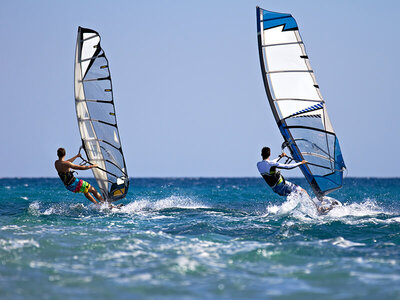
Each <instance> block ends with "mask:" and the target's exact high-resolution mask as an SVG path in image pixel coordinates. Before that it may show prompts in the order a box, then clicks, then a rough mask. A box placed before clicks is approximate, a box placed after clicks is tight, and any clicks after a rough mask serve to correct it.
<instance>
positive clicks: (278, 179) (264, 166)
mask: <svg viewBox="0 0 400 300" xmlns="http://www.w3.org/2000/svg"><path fill="white" fill-rule="evenodd" d="M270 155H271V149H270V148H269V147H264V148H262V150H261V156H262V159H263V160H262V161H259V162H258V163H257V168H258V171H259V172H260V174H261V176H262V177H263V178H264V180H265V182H266V183H267V184H268V185H269V186H270V187H271V188H272V190H273V191H274V192H275V193H277V194H278V195H280V196H288V195H289V194H291V193H305V194H306V195H307V196H308V193H307V192H306V190H304V189H302V188H301V187H299V186H298V185H296V184H294V183H291V182H289V181H287V180H285V179H284V178H283V176H282V175H281V173H280V172H279V171H278V170H277V169H293V168H296V167H298V166H300V165H303V164H306V163H307V161H305V160H303V161H301V162H299V163H294V164H282V163H279V162H278V160H279V158H282V157H285V156H287V155H286V154H285V153H282V154H281V155H279V157H278V158H276V159H273V160H270V159H269V157H270Z"/></svg>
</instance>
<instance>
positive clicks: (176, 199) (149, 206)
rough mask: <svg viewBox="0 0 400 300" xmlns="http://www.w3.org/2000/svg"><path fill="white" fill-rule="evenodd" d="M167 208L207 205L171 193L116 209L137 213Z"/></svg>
mask: <svg viewBox="0 0 400 300" xmlns="http://www.w3.org/2000/svg"><path fill="white" fill-rule="evenodd" d="M169 208H183V209H198V208H209V207H208V206H206V205H204V204H202V203H199V202H197V201H194V200H193V199H191V198H188V197H181V196H174V195H172V196H170V197H167V198H164V199H160V200H157V201H152V200H148V199H142V200H137V201H135V202H132V203H129V204H127V205H125V206H122V207H121V209H119V210H117V211H119V212H123V213H138V212H146V211H160V210H164V209H169Z"/></svg>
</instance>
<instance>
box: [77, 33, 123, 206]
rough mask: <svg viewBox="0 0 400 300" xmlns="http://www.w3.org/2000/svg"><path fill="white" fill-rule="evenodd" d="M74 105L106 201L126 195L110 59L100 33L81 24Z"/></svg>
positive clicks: (88, 154) (87, 152)
mask: <svg viewBox="0 0 400 300" xmlns="http://www.w3.org/2000/svg"><path fill="white" fill-rule="evenodd" d="M75 108H76V115H77V120H78V126H79V131H80V134H81V138H82V146H83V149H84V150H85V153H86V156H87V158H88V161H89V162H90V163H96V164H97V165H98V168H93V169H92V171H93V175H94V177H95V178H96V181H97V184H98V186H99V189H100V191H101V194H102V195H103V198H105V199H106V200H107V201H109V202H112V201H116V200H119V199H122V198H124V197H125V195H126V193H127V192H128V187H129V178H128V174H127V171H126V164H125V159H124V155H123V152H122V147H121V142H120V136H119V131H118V125H117V119H116V115H115V106H114V97H113V93H112V82H111V75H110V71H109V67H108V60H107V58H106V55H105V53H104V51H103V49H102V48H101V46H100V35H99V34H98V33H97V32H96V31H94V30H91V29H88V28H82V27H79V28H78V37H77V44H76V54H75Z"/></svg>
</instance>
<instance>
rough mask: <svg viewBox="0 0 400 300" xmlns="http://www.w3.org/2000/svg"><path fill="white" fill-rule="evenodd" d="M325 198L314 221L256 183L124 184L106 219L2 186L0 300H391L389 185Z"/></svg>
mask: <svg viewBox="0 0 400 300" xmlns="http://www.w3.org/2000/svg"><path fill="white" fill-rule="evenodd" d="M87 180H88V181H89V182H90V183H91V184H93V185H95V186H96V183H95V181H94V179H92V178H88V179H87ZM289 180H290V181H292V182H294V183H296V184H299V185H301V186H303V187H304V188H306V189H307V190H308V192H309V193H311V190H310V189H309V188H308V184H307V182H306V181H305V180H304V179H301V178H292V179H289ZM330 196H332V197H333V198H335V199H337V200H339V201H340V202H342V203H343V206H342V207H337V208H334V209H333V210H331V211H330V212H329V213H327V214H325V215H321V214H319V213H318V212H317V210H316V208H315V206H314V205H313V203H312V202H311V200H310V199H309V198H307V197H305V196H299V195H293V196H289V197H288V198H284V197H280V196H278V195H276V194H274V193H273V192H272V191H271V189H270V188H269V187H268V186H267V185H266V184H265V182H264V181H263V179H262V178H261V177H260V178H131V184H130V188H129V193H128V195H127V197H126V198H125V199H124V200H122V201H119V202H117V203H123V204H124V206H123V207H122V208H121V209H109V208H108V207H107V206H106V205H103V206H95V205H93V204H91V203H90V202H89V201H88V200H87V199H86V198H85V197H84V196H83V195H82V194H73V193H71V192H69V191H67V190H66V189H65V188H64V186H63V184H62V182H61V181H60V180H59V179H58V178H3V179H0V299H400V178H346V179H345V181H344V186H343V188H342V189H340V190H338V191H335V192H333V193H332V194H330Z"/></svg>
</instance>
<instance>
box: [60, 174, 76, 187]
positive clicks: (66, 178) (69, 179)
mask: <svg viewBox="0 0 400 300" xmlns="http://www.w3.org/2000/svg"><path fill="white" fill-rule="evenodd" d="M58 176H60V179H61V181H62V182H63V183H64V185H65V186H69V185H71V184H72V183H73V182H74V181H75V179H76V178H75V176H74V172H73V171H69V172H58Z"/></svg>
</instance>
